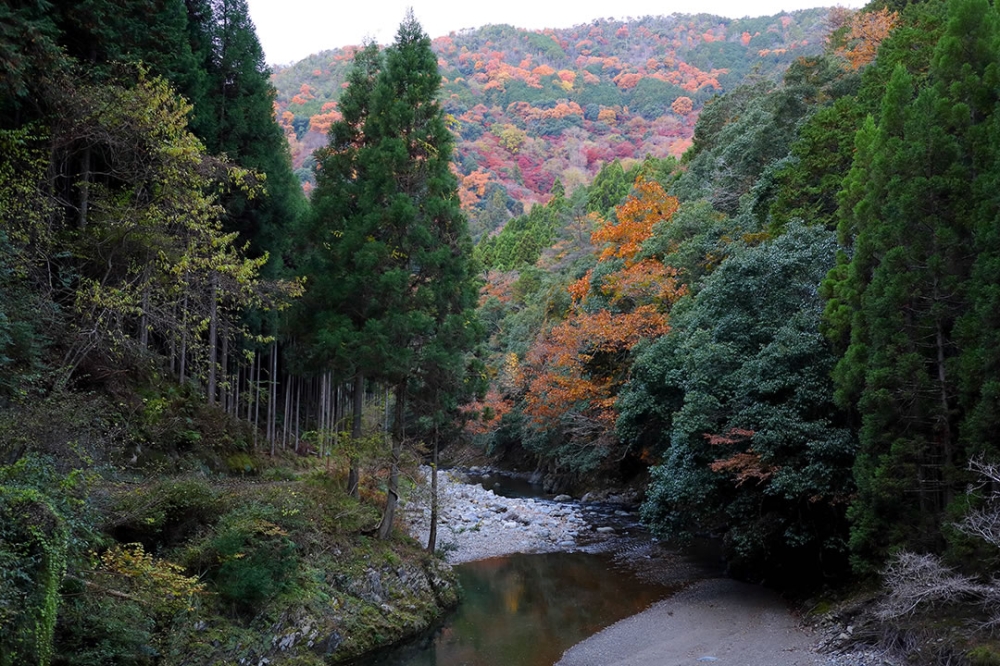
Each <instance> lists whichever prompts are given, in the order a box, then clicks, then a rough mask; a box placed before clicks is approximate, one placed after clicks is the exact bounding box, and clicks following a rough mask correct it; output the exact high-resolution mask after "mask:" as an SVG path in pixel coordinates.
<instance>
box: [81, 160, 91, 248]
mask: <svg viewBox="0 0 1000 666" xmlns="http://www.w3.org/2000/svg"><path fill="white" fill-rule="evenodd" d="M80 177H81V181H80V220H79V224H80V228H81V229H85V228H86V227H87V216H88V215H89V214H90V146H87V147H86V148H84V149H83V158H82V160H81V163H80Z"/></svg>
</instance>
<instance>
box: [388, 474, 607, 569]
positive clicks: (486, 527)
mask: <svg viewBox="0 0 1000 666" xmlns="http://www.w3.org/2000/svg"><path fill="white" fill-rule="evenodd" d="M421 472H422V475H423V477H424V479H425V480H426V481H425V483H423V484H421V485H418V487H417V489H416V491H415V492H414V495H413V497H412V498H411V501H410V502H408V503H407V505H406V511H405V519H406V521H407V526H408V529H409V531H410V533H411V534H412V535H413V536H414V537H415V538H416V539H417V540H419V541H420V542H421V543H426V542H427V538H428V533H429V530H430V515H431V510H430V485H429V484H430V469H428V468H426V467H425V468H421ZM571 499H572V498H570V497H569V496H568V495H559V496H556V497H555V498H554V499H552V500H546V499H533V498H510V497H503V496H501V495H497V494H496V493H494V492H493V491H492V490H487V489H485V488H483V487H482V486H480V485H478V484H475V483H469V482H468V477H467V476H466V475H465V474H464V473H462V472H453V471H442V472H440V473H439V474H438V507H439V509H438V510H439V516H438V548H439V549H441V550H442V551H443V552H444V553H445V557H446V559H447V560H448V562H450V563H451V564H459V563H461V562H470V561H472V560H481V559H485V558H488V557H497V556H499V555H508V554H510V553H545V552H552V551H558V550H573V549H575V548H577V546H578V543H579V542H578V539H579V538H580V536H581V535H583V534H585V533H595V534H610V533H611V532H613V528H611V527H608V526H600V525H598V526H595V525H592V524H590V523H589V522H588V521H587V519H586V518H585V516H584V512H583V511H582V510H580V508H579V505H578V504H576V503H573V502H571V501H570V500H571ZM601 529H604V530H605V531H604V532H598V531H597V530H601Z"/></svg>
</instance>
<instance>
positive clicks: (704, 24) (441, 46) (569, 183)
mask: <svg viewBox="0 0 1000 666" xmlns="http://www.w3.org/2000/svg"><path fill="white" fill-rule="evenodd" d="M828 14H829V10H828V9H809V10H802V11H797V12H791V13H788V14H779V15H775V16H768V17H762V18H752V19H751V18H744V19H727V18H722V17H718V16H710V15H707V14H698V15H693V16H687V15H680V14H674V15H672V16H662V17H645V18H642V19H637V20H629V21H620V20H612V19H599V20H595V21H593V22H591V23H589V24H586V25H579V26H576V27H573V28H567V29H561V30H544V31H540V32H539V31H530V30H522V29H519V28H514V27H512V26H509V25H491V26H486V27H484V28H479V29H476V30H466V31H462V32H458V33H451V34H450V35H448V36H447V37H438V38H437V39H435V40H434V42H433V46H434V50H435V52H436V53H437V54H438V57H439V60H438V62H439V64H440V67H441V75H442V77H443V91H442V101H443V103H444V108H445V110H446V111H447V113H449V114H450V117H451V118H452V119H453V122H454V124H453V129H454V132H455V135H456V143H457V151H456V155H455V170H456V173H457V174H458V176H459V178H460V181H461V191H460V194H461V196H462V202H463V206H464V207H465V208H466V210H467V211H468V212H469V215H470V219H471V223H472V224H471V226H472V229H473V230H474V231H475V232H477V233H478V234H482V233H484V232H488V231H491V230H493V229H496V228H498V227H500V226H502V225H503V224H504V222H505V221H506V220H507V219H509V218H510V217H511V216H512V215H515V214H519V213H521V212H523V210H524V207H525V206H528V207H530V206H531V205H532V204H534V203H537V202H540V201H546V200H547V199H548V197H549V191H550V190H551V188H552V185H553V183H554V182H555V180H556V179H559V180H561V182H562V184H563V186H564V187H565V189H566V191H567V192H569V191H572V190H573V189H574V188H575V187H577V186H579V185H581V184H584V183H588V182H590V180H591V179H592V178H593V176H594V175H595V174H596V173H597V171H598V170H599V169H600V167H601V165H602V164H605V163H607V162H609V161H611V160H614V159H616V158H617V159H621V160H623V162H627V161H628V160H630V159H642V158H643V157H645V156H646V155H647V154H649V155H653V156H655V157H665V156H667V155H675V156H679V155H681V154H682V153H683V152H684V151H685V150H686V149H687V147H688V146H689V145H690V143H691V137H692V134H693V130H694V123H695V121H696V119H697V116H698V113H699V111H700V110H701V108H702V106H703V105H704V103H705V102H706V101H707V100H709V99H710V98H711V97H712V96H714V95H716V94H719V93H722V92H725V91H727V90H731V89H732V88H734V87H736V86H738V85H739V84H740V83H741V82H743V81H744V80H745V79H746V78H747V77H748V76H756V77H765V78H772V79H777V78H779V77H780V76H781V73H782V72H784V70H785V68H786V67H787V66H788V65H789V63H791V62H792V61H794V60H795V59H796V58H799V57H802V56H809V55H815V54H817V53H819V52H820V51H821V50H822V46H823V41H824V39H825V36H826V34H827V31H828V27H827V16H828ZM354 51H355V47H345V48H340V49H335V50H332V51H325V52H323V53H319V54H317V55H313V56H310V57H308V58H306V59H305V60H302V61H301V62H299V63H297V64H295V65H291V66H288V67H283V68H279V69H277V70H276V71H275V73H274V75H273V82H274V85H275V87H276V88H277V91H278V98H277V116H278V120H279V122H280V124H281V125H282V127H283V128H284V129H285V133H286V136H287V137H288V141H289V144H290V145H291V149H292V157H293V164H294V166H295V168H296V170H297V174H298V175H299V178H300V179H301V180H302V182H303V184H304V187H305V188H306V189H307V190H308V189H309V188H310V187H311V184H312V183H313V182H314V178H313V173H312V170H313V167H314V160H313V158H312V152H313V151H314V150H315V149H316V148H318V147H320V146H322V145H325V143H326V135H325V132H326V131H327V129H328V128H329V126H330V123H332V122H333V121H334V120H335V119H337V118H338V117H339V114H338V112H337V99H338V98H339V96H340V92H341V90H342V88H343V86H344V85H345V84H344V83H343V82H344V80H345V77H346V74H347V72H348V70H349V69H350V66H351V62H352V60H353V57H354Z"/></svg>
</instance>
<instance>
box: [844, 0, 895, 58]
mask: <svg viewBox="0 0 1000 666" xmlns="http://www.w3.org/2000/svg"><path fill="white" fill-rule="evenodd" d="M898 23H899V14H897V13H896V12H890V11H889V10H888V9H880V10H878V11H874V12H858V13H857V14H855V15H854V16H853V17H851V28H850V30H849V31H848V33H847V38H846V44H847V45H848V46H845V47H841V48H839V49H837V53H838V54H839V55H842V56H843V57H845V58H847V62H848V63H850V65H851V67H852V68H853V69H860V68H861V67H864V66H865V65H867V64H868V63H870V62H871V61H873V60H875V55H876V54H877V53H878V47H879V45H880V44H881V43H882V41H883V40H884V39H885V38H886V37H888V36H889V33H891V32H892V29H893V28H895V27H896V25H897V24H898Z"/></svg>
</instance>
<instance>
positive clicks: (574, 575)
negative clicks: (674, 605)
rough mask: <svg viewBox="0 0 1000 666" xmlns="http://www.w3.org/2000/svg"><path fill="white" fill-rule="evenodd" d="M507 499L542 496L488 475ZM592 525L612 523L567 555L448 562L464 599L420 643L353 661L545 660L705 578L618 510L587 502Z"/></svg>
mask: <svg viewBox="0 0 1000 666" xmlns="http://www.w3.org/2000/svg"><path fill="white" fill-rule="evenodd" d="M483 483H484V486H485V487H487V488H491V489H492V490H493V491H494V492H496V493H497V494H502V495H507V496H511V497H526V496H534V497H538V496H541V494H542V493H541V488H540V487H537V486H531V485H530V484H528V483H527V482H525V481H523V480H517V479H510V478H507V477H487V478H485V479H484V480H483ZM582 508H583V509H585V510H586V511H587V512H588V513H590V514H591V515H590V516H588V518H589V520H590V522H591V523H592V524H599V525H608V524H612V525H614V526H615V530H616V535H615V536H614V537H611V538H606V537H602V538H598V537H597V536H596V535H595V538H594V539H593V540H592V541H591V542H590V543H587V541H586V540H584V541H583V542H582V543H581V548H580V549H578V550H575V551H574V552H559V553H544V554H515V555H507V556H503V557H495V558H490V559H486V560H478V561H475V562H468V563H465V564H460V565H458V566H456V567H455V571H456V572H457V574H458V577H459V580H460V582H461V585H462V589H463V598H462V603H461V604H460V605H459V607H458V609H457V610H456V611H454V612H453V613H452V614H451V615H450V616H449V617H447V618H446V619H445V621H444V623H443V624H442V625H441V626H439V627H438V628H437V629H436V630H434V631H432V632H430V633H429V634H427V635H426V636H424V637H422V638H421V639H420V640H417V641H414V642H411V643H409V644H407V645H404V646H402V647H400V648H397V649H394V650H392V651H391V652H388V653H383V654H380V655H377V656H375V657H373V658H369V659H368V660H366V661H363V662H359V666H551V665H552V664H554V663H555V662H557V661H558V660H559V658H560V657H561V656H562V653H563V652H564V651H565V650H566V649H568V648H570V647H572V646H573V645H575V644H576V643H578V642H580V641H582V640H583V639H585V638H587V637H589V636H591V635H593V634H595V633H597V632H598V631H600V630H601V629H603V628H605V627H607V626H610V625H611V624H614V623H615V622H617V621H618V620H621V619H624V618H626V617H628V616H630V615H635V614H636V613H639V612H641V611H643V610H645V609H646V608H648V607H649V606H650V605H651V604H653V603H655V602H657V601H659V600H661V599H664V598H666V597H667V596H669V595H670V594H672V593H673V592H675V591H677V590H678V589H680V588H681V587H683V586H684V585H685V584H687V583H688V582H690V581H692V580H695V579H698V578H702V577H705V576H706V575H711V574H712V572H710V571H709V570H707V569H706V568H705V567H704V566H699V565H697V564H695V563H694V560H693V559H692V558H690V557H688V556H685V555H682V554H680V553H678V552H677V551H676V550H673V549H670V548H666V547H664V546H662V544H658V543H657V542H656V541H655V540H654V539H652V538H650V536H649V535H648V534H646V533H645V532H644V531H643V530H642V529H641V527H639V525H638V524H637V523H636V521H635V518H634V516H632V515H625V514H624V512H622V511H620V510H618V509H617V508H616V507H609V506H601V505H592V504H586V505H583V506H582Z"/></svg>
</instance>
